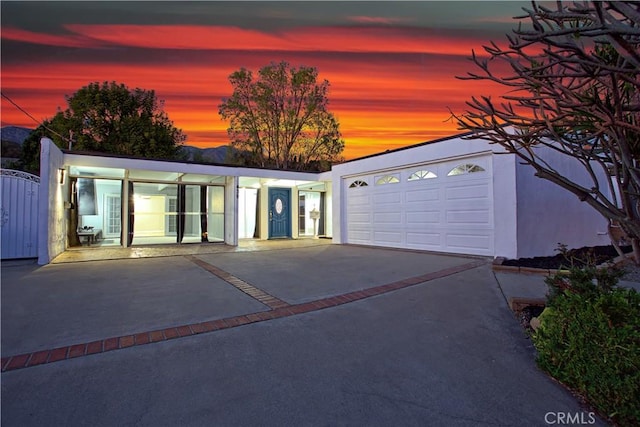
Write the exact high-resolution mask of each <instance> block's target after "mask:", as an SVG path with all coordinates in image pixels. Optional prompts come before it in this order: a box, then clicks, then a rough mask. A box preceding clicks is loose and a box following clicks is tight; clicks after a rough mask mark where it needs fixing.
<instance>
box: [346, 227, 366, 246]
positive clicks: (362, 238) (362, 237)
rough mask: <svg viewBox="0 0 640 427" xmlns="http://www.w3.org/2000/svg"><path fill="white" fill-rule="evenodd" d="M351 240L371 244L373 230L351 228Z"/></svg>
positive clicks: (351, 241)
mask: <svg viewBox="0 0 640 427" xmlns="http://www.w3.org/2000/svg"><path fill="white" fill-rule="evenodd" d="M349 242H350V243H362V244H371V231H366V230H349Z"/></svg>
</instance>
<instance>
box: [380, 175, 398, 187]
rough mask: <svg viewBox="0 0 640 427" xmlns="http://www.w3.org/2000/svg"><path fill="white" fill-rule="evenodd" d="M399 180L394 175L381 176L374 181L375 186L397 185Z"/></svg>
mask: <svg viewBox="0 0 640 427" xmlns="http://www.w3.org/2000/svg"><path fill="white" fill-rule="evenodd" d="M399 182H400V179H399V178H398V177H397V176H395V175H383V176H381V177H379V178H377V179H376V185H387V184H397V183H399Z"/></svg>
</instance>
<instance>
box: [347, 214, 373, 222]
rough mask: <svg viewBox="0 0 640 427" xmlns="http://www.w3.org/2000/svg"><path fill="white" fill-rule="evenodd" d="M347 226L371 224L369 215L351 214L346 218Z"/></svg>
mask: <svg viewBox="0 0 640 427" xmlns="http://www.w3.org/2000/svg"><path fill="white" fill-rule="evenodd" d="M347 219H348V221H349V224H367V225H369V224H371V213H370V212H366V213H351V214H349V215H348V216H347Z"/></svg>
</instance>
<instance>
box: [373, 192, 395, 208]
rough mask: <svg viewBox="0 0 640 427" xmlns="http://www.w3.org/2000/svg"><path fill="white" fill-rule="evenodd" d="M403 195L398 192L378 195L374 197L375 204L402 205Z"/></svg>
mask: <svg viewBox="0 0 640 427" xmlns="http://www.w3.org/2000/svg"><path fill="white" fill-rule="evenodd" d="M400 200H401V195H400V193H398V192H393V193H378V194H374V196H373V204H374V205H381V204H387V203H394V204H395V203H400Z"/></svg>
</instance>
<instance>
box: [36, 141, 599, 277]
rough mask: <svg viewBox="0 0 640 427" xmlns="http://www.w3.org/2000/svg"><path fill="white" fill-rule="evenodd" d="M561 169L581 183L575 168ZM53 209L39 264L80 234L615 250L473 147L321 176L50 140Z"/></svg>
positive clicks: (357, 164)
mask: <svg viewBox="0 0 640 427" xmlns="http://www.w3.org/2000/svg"><path fill="white" fill-rule="evenodd" d="M550 161H552V162H555V164H556V167H557V168H558V169H559V170H563V171H566V173H568V174H570V175H571V174H573V175H577V176H579V174H580V173H581V171H580V169H579V167H578V165H576V164H573V163H572V162H571V161H570V159H562V158H557V159H554V158H550ZM40 196H41V197H40V204H39V218H40V222H39V230H38V231H39V243H38V251H39V252H38V262H39V263H40V264H46V263H49V262H50V261H51V260H52V259H53V258H55V257H56V256H57V255H59V254H60V253H62V252H63V251H65V250H67V248H68V246H69V242H68V238H67V235H68V231H69V227H70V224H74V226H75V224H77V226H78V228H79V229H80V230H81V231H80V234H81V235H82V236H81V237H85V238H86V239H87V240H88V241H90V240H91V239H99V240H100V242H101V245H115V246H123V247H128V246H135V245H149V244H156V243H158V244H159V243H164V244H166V243H174V244H203V243H205V244H210V243H215V242H220V243H226V244H228V245H237V244H238V241H239V239H247V238H253V239H278V238H293V239H297V238H307V237H308V238H311V237H316V236H321V237H326V238H331V239H332V242H333V243H336V244H359V245H371V246H383V247H394V248H405V249H416V250H427V251H435V252H445V253H456V254H469V255H481V256H487V257H497V256H502V257H505V258H510V259H513V258H521V257H531V256H543V255H553V254H554V250H555V249H556V248H557V244H558V243H564V244H567V245H568V246H569V247H581V246H591V245H607V244H609V239H608V236H607V234H606V231H607V221H606V220H605V219H604V218H603V217H601V216H600V215H599V214H598V213H597V212H595V210H593V209H592V208H590V207H589V206H587V205H586V204H584V203H581V202H580V201H579V200H578V199H577V198H576V197H575V196H573V195H571V194H570V193H568V192H566V191H565V190H563V189H561V188H559V187H557V186H555V185H554V184H552V183H549V182H547V181H544V180H542V179H540V178H537V177H535V176H534V175H533V169H532V168H530V167H529V166H526V165H522V164H520V163H519V162H518V161H517V159H516V157H515V156H514V155H512V154H506V153H504V152H503V151H502V148H501V147H499V146H497V145H492V144H489V143H487V142H486V141H482V140H465V139H462V135H457V136H452V137H449V138H444V139H440V140H435V141H429V142H426V143H422V144H417V145H414V146H410V147H406V148H401V149H397V150H392V151H386V152H384V153H379V154H375V155H370V156H366V157H363V158H359V159H355V160H351V161H347V162H344V163H341V164H337V165H334V166H333V168H332V170H331V171H328V172H322V173H312V172H292V171H282V170H271V169H260V168H246V167H234V166H226V165H210V164H195V163H184V162H175V161H160V160H147V159H135V158H125V157H121V156H109V155H92V154H91V155H90V154H82V153H74V152H63V151H61V150H60V149H59V148H58V147H57V146H56V145H55V144H54V143H53V142H52V141H51V140H49V139H46V138H45V139H43V140H42V142H41V189H40ZM72 216H75V218H72ZM72 219H75V220H72Z"/></svg>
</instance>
